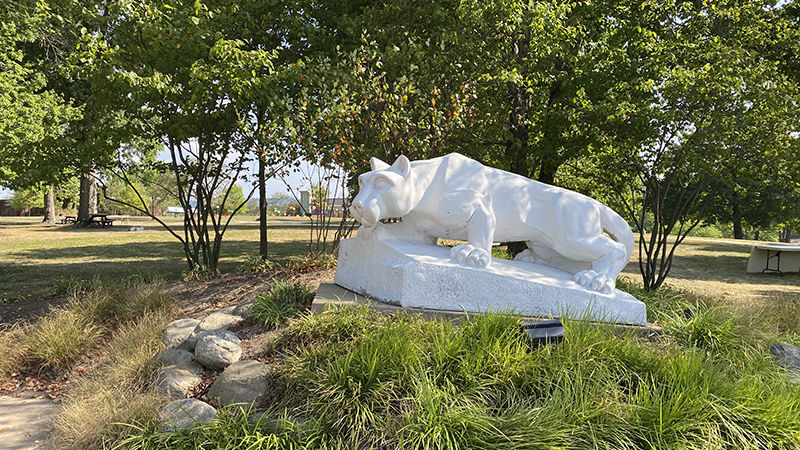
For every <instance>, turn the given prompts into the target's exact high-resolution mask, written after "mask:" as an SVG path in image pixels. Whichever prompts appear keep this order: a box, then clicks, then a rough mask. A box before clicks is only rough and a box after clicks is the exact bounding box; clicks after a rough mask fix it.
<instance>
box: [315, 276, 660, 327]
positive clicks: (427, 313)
mask: <svg viewBox="0 0 800 450" xmlns="http://www.w3.org/2000/svg"><path fill="white" fill-rule="evenodd" d="M353 305H363V306H369V307H370V308H373V309H374V310H376V311H378V312H381V313H384V314H394V313H397V312H399V311H404V312H407V313H410V314H419V315H421V316H423V317H425V318H427V319H432V320H436V319H441V320H450V321H453V322H460V321H462V320H467V319H469V318H471V317H473V316H474V315H475V314H478V313H474V312H467V311H445V310H439V309H426V308H403V307H402V306H397V305H390V304H388V303H384V302H381V301H379V300H374V299H371V298H369V297H366V296H364V295H361V294H357V293H355V292H353V291H351V290H348V289H345V288H343V287H341V286H339V285H337V284H335V283H322V284H320V285H319V288H318V289H317V293H316V295H315V296H314V301H313V303H312V304H311V310H312V311H313V312H314V313H319V312H321V311H324V310H325V309H327V308H336V307H344V306H353ZM523 318H524V319H526V320H544V319H547V318H546V317H533V316H523ZM614 327H615V332H616V333H618V334H622V333H626V332H629V331H630V332H633V333H634V334H636V335H638V336H640V337H644V338H648V339H652V338H656V337H658V336H661V335H662V334H663V333H664V329H663V328H661V327H660V326H658V325H655V324H652V323H647V324H646V325H644V326H640V325H621V324H615V325H614Z"/></svg>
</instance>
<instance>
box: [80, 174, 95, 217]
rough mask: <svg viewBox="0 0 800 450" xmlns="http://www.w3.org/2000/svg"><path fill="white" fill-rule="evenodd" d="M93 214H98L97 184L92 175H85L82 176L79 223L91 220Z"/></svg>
mask: <svg viewBox="0 0 800 450" xmlns="http://www.w3.org/2000/svg"><path fill="white" fill-rule="evenodd" d="M92 214H97V182H96V181H95V179H94V177H93V176H92V174H90V173H84V174H81V190H80V202H79V204H78V221H84V220H89V216H90V215H92Z"/></svg>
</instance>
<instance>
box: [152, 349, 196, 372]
mask: <svg viewBox="0 0 800 450" xmlns="http://www.w3.org/2000/svg"><path fill="white" fill-rule="evenodd" d="M193 356H194V355H192V353H191V352H187V351H186V350H181V349H179V348H168V349H166V350H162V351H160V352H158V354H157V355H156V358H157V359H158V362H159V364H161V365H162V366H164V367H169V366H177V367H180V368H181V369H186V370H188V371H189V372H192V373H194V374H197V375H200V374H201V373H203V366H201V365H200V364H198V363H197V362H195V361H192V357H193Z"/></svg>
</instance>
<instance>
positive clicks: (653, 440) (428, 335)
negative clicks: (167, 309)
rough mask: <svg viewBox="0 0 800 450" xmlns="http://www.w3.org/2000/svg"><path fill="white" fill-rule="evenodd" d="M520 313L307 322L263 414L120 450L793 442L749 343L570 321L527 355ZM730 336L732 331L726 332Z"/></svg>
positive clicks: (791, 408) (349, 313)
mask: <svg viewBox="0 0 800 450" xmlns="http://www.w3.org/2000/svg"><path fill="white" fill-rule="evenodd" d="M708 314H717V312H711V313H708ZM719 314H722V313H719ZM698 317H699V316H698ZM717 318H719V317H717ZM519 320H520V319H519V318H518V317H515V316H512V315H507V314H497V313H489V314H482V315H477V316H475V317H474V318H472V319H465V321H464V322H462V323H461V324H454V323H453V322H448V321H429V320H424V319H422V318H420V317H419V316H412V315H407V314H398V315H396V316H393V317H389V316H381V315H379V314H377V313H376V312H375V311H372V310H370V309H369V308H366V307H356V308H341V309H329V310H326V311H324V312H323V313H321V314H319V315H306V316H303V317H301V318H300V319H298V320H295V321H292V322H291V323H290V325H289V327H288V328H287V329H286V330H285V333H284V334H285V337H284V338H282V339H283V343H284V344H287V345H290V346H289V347H283V349H284V351H289V355H288V357H287V358H286V359H285V360H283V361H281V362H280V363H277V364H276V372H275V373H274V375H273V379H272V380H271V383H273V386H275V388H276V390H275V391H274V392H273V394H272V396H271V397H270V399H269V400H268V403H269V404H270V405H271V406H270V408H269V409H268V410H267V412H266V414H265V415H266V417H267V418H266V419H265V418H264V416H261V421H260V422H259V423H258V424H253V423H252V422H248V415H249V414H248V413H247V412H245V413H244V415H242V416H237V415H234V416H228V415H223V416H222V418H221V420H220V421H219V422H216V423H212V424H208V425H202V426H200V427H198V428H195V429H194V430H192V431H184V432H178V433H157V432H155V430H152V429H150V430H148V429H145V428H140V429H139V430H138V433H134V435H133V436H130V437H129V438H128V439H127V440H126V441H125V445H131V446H132V447H133V448H189V447H193V446H202V445H203V443H205V442H216V443H220V442H223V443H224V444H223V446H224V447H225V448H238V447H239V446H242V445H249V444H252V443H254V442H260V443H263V445H264V446H266V447H267V448H273V447H271V446H285V447H287V448H342V449H344V448H376V447H382V448H443V449H445V448H453V449H456V448H487V449H488V448H708V446H711V447H736V448H791V447H795V446H797V445H798V444H799V442H798V432H800V425H798V423H800V422H798V420H800V388H798V387H797V386H795V385H793V384H792V383H791V382H790V381H789V380H788V379H787V378H786V377H785V375H784V374H783V373H782V371H781V370H780V369H779V368H778V367H777V366H776V364H775V363H774V362H772V361H770V360H768V359H767V358H766V357H765V356H764V354H763V350H760V349H755V348H752V347H749V346H743V347H739V351H737V352H735V353H728V352H722V353H717V351H719V350H723V349H724V348H725V346H724V345H718V344H719V343H720V342H721V341H720V342H716V343H712V344H713V345H707V344H709V343H710V341H707V340H704V339H690V340H687V341H685V342H681V340H678V341H674V340H672V339H671V338H669V337H665V338H662V339H659V340H657V341H655V342H648V341H642V340H640V339H639V338H637V337H635V336H634V335H631V334H624V333H623V334H621V335H620V334H619V333H616V332H615V331H614V329H613V327H612V326H602V325H601V326H595V325H590V324H586V323H581V322H574V321H565V323H564V325H565V329H566V338H565V340H564V341H563V342H562V343H561V344H559V345H556V346H546V347H541V348H536V349H531V348H529V347H528V345H527V343H526V341H525V339H524V337H523V335H522V333H521V332H520V331H519V328H518V324H519ZM712 322H713V321H712V320H711V319H710V316H709V317H705V318H701V319H699V320H698V322H696V323H695V325H693V326H692V327H690V329H692V330H701V329H704V328H706V327H707V326H710V324H711V323H712ZM701 323H703V324H705V325H702V324H701ZM723 328H724V327H723ZM320 329H321V330H320ZM738 332H739V331H738V330H736V329H731V333H732V334H731V335H730V336H734V335H736V333H738ZM703 334H704V333H703V332H701V333H698V334H691V336H695V337H696V336H698V335H703ZM726 339H727V338H726ZM696 344H698V345H700V347H696V346H695V345H696ZM755 380H758V381H757V382H755ZM288 417H302V418H303V421H302V423H301V425H299V426H297V425H296V424H294V423H292V422H291V421H286V420H284V419H286V418H288ZM587 422H588V423H591V424H592V426H591V427H587V426H586V423H587Z"/></svg>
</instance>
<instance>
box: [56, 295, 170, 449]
mask: <svg viewBox="0 0 800 450" xmlns="http://www.w3.org/2000/svg"><path fill="white" fill-rule="evenodd" d="M172 318H173V313H172V311H170V310H167V311H157V312H148V313H145V314H144V315H143V316H142V317H141V318H140V319H138V320H135V321H132V322H130V323H128V324H126V325H123V326H122V327H121V328H120V329H119V330H118V331H117V332H116V333H115V334H114V337H113V338H112V339H111V341H110V342H109V343H108V356H107V357H106V358H105V360H104V361H103V362H102V363H101V364H100V365H99V366H98V367H97V368H96V369H94V370H93V371H91V372H90V373H89V374H87V376H86V377H84V378H82V379H80V380H79V381H78V383H77V384H76V385H75V386H74V387H73V389H72V390H71V391H70V392H69V393H68V394H67V396H66V397H65V399H64V407H63V409H62V410H61V412H60V413H59V415H58V417H57V418H56V422H55V427H56V434H55V440H56V442H57V448H65V449H87V448H102V447H103V446H104V445H107V444H110V443H113V442H114V441H116V440H117V439H118V438H120V437H122V436H125V435H126V433H128V432H132V431H133V429H132V428H130V427H128V426H125V425H122V424H123V423H127V424H135V425H140V426H147V425H148V424H152V423H154V421H155V420H156V419H157V412H158V410H159V408H160V407H161V406H163V405H164V404H165V403H166V401H167V399H166V398H165V397H164V396H163V395H161V394H160V393H159V392H158V391H157V389H156V388H155V386H154V385H153V384H152V376H153V373H154V372H155V369H156V366H157V364H156V362H155V361H154V359H153V355H154V354H155V353H156V352H158V351H159V350H161V349H162V348H163V344H162V342H161V336H162V331H163V329H164V327H165V326H166V324H167V323H169V322H170V321H171V320H172Z"/></svg>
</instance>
